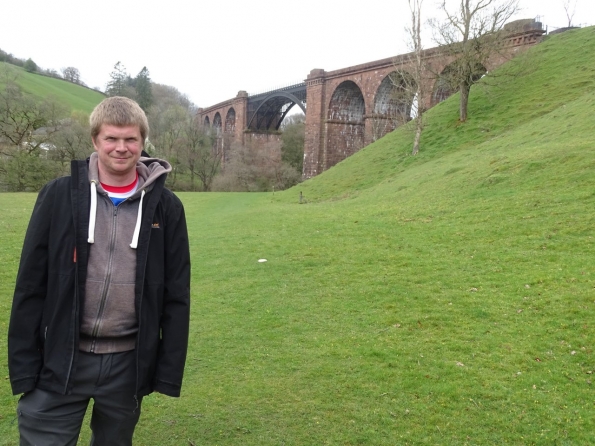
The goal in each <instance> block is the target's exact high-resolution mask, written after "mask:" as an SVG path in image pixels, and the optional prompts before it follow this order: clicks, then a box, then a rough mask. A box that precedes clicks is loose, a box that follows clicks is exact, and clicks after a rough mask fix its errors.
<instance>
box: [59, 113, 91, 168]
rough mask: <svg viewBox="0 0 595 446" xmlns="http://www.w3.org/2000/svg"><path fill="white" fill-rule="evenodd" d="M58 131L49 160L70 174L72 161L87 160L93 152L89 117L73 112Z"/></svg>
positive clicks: (63, 121) (62, 122)
mask: <svg viewBox="0 0 595 446" xmlns="http://www.w3.org/2000/svg"><path fill="white" fill-rule="evenodd" d="M60 124H61V125H60V127H59V128H58V131H57V132H56V133H55V134H54V135H53V136H52V140H51V141H52V144H53V146H54V149H53V150H52V151H51V153H50V156H49V158H50V159H51V160H52V161H55V162H56V163H57V164H59V165H60V166H61V168H62V171H63V173H64V174H67V173H68V169H69V167H70V161H72V160H77V159H85V158H87V157H88V156H89V155H90V154H91V153H92V152H93V143H92V141H91V138H90V136H89V135H90V134H91V128H90V126H89V116H88V115H87V114H85V113H83V112H77V111H75V112H73V113H72V114H71V115H70V117H69V118H66V119H63V120H62V121H61V123H60Z"/></svg>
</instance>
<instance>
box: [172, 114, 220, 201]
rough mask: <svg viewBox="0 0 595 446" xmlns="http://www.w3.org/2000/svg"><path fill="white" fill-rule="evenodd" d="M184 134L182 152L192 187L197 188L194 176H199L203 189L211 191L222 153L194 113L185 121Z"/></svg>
mask: <svg viewBox="0 0 595 446" xmlns="http://www.w3.org/2000/svg"><path fill="white" fill-rule="evenodd" d="M182 134H183V137H182V144H183V146H182V154H183V160H184V164H185V166H186V167H187V168H188V170H189V171H190V184H191V188H192V190H195V187H194V177H195V176H197V177H198V178H199V179H200V181H201V183H202V191H203V192H209V191H210V190H211V185H212V183H213V179H214V178H215V175H217V173H218V172H219V167H220V166H221V156H222V153H221V151H220V150H218V149H217V147H218V146H217V145H216V144H214V141H213V137H212V136H211V134H210V132H209V131H208V130H207V129H205V128H204V127H203V126H202V125H201V123H199V122H198V120H197V119H196V117H195V116H193V115H191V116H189V117H188V119H187V120H186V122H185V123H184V127H183V131H182Z"/></svg>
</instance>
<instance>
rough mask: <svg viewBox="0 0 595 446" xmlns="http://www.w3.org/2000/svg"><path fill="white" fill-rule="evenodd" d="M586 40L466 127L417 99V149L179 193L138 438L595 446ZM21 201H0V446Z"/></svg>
mask: <svg viewBox="0 0 595 446" xmlns="http://www.w3.org/2000/svg"><path fill="white" fill-rule="evenodd" d="M594 52H595V29H594V28H586V29H583V30H578V31H572V32H567V33H564V34H560V35H558V36H556V37H553V38H551V39H548V40H547V41H545V42H544V43H541V44H540V45H538V46H537V47H535V48H534V49H533V50H531V52H530V53H529V54H528V55H527V56H526V57H527V58H528V59H529V62H528V63H527V62H526V61H525V62H523V60H520V59H519V60H518V61H515V63H512V64H509V65H508V66H507V67H504V70H507V72H508V73H514V72H521V73H522V74H521V75H518V76H517V77H515V78H513V77H511V78H510V81H509V82H508V83H507V84H506V85H502V84H501V85H500V86H499V87H498V88H492V89H489V90H487V89H483V88H481V87H480V86H478V87H474V88H473V89H472V95H471V102H470V119H469V121H468V122H467V123H465V124H460V123H458V122H457V118H458V103H457V98H456V97H453V98H451V99H449V100H448V101H446V102H444V103H442V104H440V105H439V106H437V107H435V108H434V109H433V110H431V111H430V112H429V113H428V126H427V130H426V132H425V133H424V136H423V138H422V146H421V152H420V154H419V155H418V156H417V157H411V156H409V155H408V153H409V152H410V149H411V141H412V138H413V135H412V133H410V132H408V130H407V129H400V130H398V131H395V132H393V133H392V134H390V135H387V136H386V137H385V138H383V139H381V140H380V141H378V142H376V143H375V144H373V145H371V146H368V147H367V148H365V149H363V150H361V151H360V152H358V153H357V154H356V155H354V156H352V157H351V158H349V159H347V160H345V161H344V162H342V163H340V164H339V165H337V166H336V167H334V168H333V169H331V170H329V171H328V172H325V173H323V174H322V175H320V176H318V177H316V178H314V179H312V180H310V181H307V182H305V183H303V184H301V185H299V186H297V187H295V188H293V189H290V190H288V191H285V192H281V193H275V194H272V193H266V194H265V193H262V194H241V193H235V194H234V193H229V194H224V193H209V194H193V193H180V194H179V196H180V197H181V199H182V200H183V202H184V204H185V206H186V213H187V217H188V223H189V230H190V240H191V245H192V246H191V250H192V261H193V277H192V284H193V288H192V300H193V306H192V322H191V341H190V350H189V356H188V361H187V369H186V375H185V383H184V388H183V392H182V397H181V398H179V399H171V398H167V397H164V396H161V395H151V396H149V397H147V398H146V399H145V401H144V403H143V415H142V417H141V421H140V423H139V426H138V428H137V432H136V434H135V444H137V445H159V446H161V445H171V446H174V445H175V446H178V445H186V446H188V445H190V446H192V445H254V446H256V445H258V446H263V445H589V444H595V399H594V397H593V395H594V393H593V392H594V389H593V384H592V380H593V378H594V377H593V371H594V370H595V361H594V356H593V340H594V337H595V323H594V320H595V319H594V315H595V293H594V287H595V266H594V263H593V251H594V248H595V246H594V244H595V239H594V238H593V237H594V232H595V229H594V228H595V213H594V212H593V208H594V207H595V175H594V174H593V171H594V169H595V147H594V142H593V141H594V139H595V138H594V135H593V125H592V121H593V112H594V109H595V58H593V57H591V55H592V54H594ZM527 66H530V67H533V68H532V69H531V70H529V71H527V70H526V67H527ZM515 67H516V68H515ZM518 67H521V68H518ZM522 67H525V68H522ZM502 73H503V72H502V71H501V72H500V74H501V75H502ZM519 76H520V77H519ZM300 191H301V192H303V194H304V197H305V198H306V200H307V203H306V204H299V193H300ZM34 200H35V196H34V195H33V194H18V195H16V194H0V224H1V225H2V228H3V230H2V231H1V232H0V262H1V263H2V265H3V267H2V268H1V269H0V307H1V308H2V309H3V310H4V311H2V312H0V314H1V316H0V358H2V359H1V362H0V368H1V370H2V373H3V375H4V376H5V377H6V379H5V385H4V386H2V387H0V445H17V444H18V434H17V426H16V422H15V421H14V418H15V415H14V409H15V406H16V403H17V397H13V396H11V395H10V389H9V383H8V371H7V366H6V339H5V337H6V330H7V323H8V315H9V312H10V300H11V294H12V288H13V285H14V277H15V275H16V268H17V262H18V257H19V251H20V246H21V243H22V238H23V234H24V230H25V227H26V224H27V220H28V218H29V214H30V212H31V209H32V206H33V203H34ZM259 259H267V262H266V263H259V262H258V260H259ZM88 439H89V430H88V428H85V429H84V430H83V432H82V436H81V444H87V443H88Z"/></svg>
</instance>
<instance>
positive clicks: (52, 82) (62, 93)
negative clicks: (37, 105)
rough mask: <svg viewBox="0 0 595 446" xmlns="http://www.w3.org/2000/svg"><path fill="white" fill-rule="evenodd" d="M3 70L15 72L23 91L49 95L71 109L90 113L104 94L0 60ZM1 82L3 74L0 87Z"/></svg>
mask: <svg viewBox="0 0 595 446" xmlns="http://www.w3.org/2000/svg"><path fill="white" fill-rule="evenodd" d="M5 70H10V72H12V73H16V75H17V79H16V81H17V83H18V84H19V85H20V86H21V88H22V89H23V91H24V92H26V93H30V94H32V95H34V96H38V97H41V98H45V97H48V96H51V97H53V98H54V99H55V100H57V101H58V102H59V103H61V104H63V105H65V106H66V107H68V108H69V109H70V110H72V111H75V110H79V111H83V112H85V113H88V114H90V113H91V112H92V111H93V109H94V108H95V106H96V105H97V104H99V103H100V102H101V101H102V100H103V99H104V98H105V95H103V94H102V93H100V92H98V91H95V90H91V89H89V88H85V87H81V86H80V85H76V84H73V83H71V82H67V81H64V80H62V79H55V78H53V77H46V76H41V75H39V74H34V73H28V72H26V71H25V70H24V69H22V68H20V67H17V66H14V65H10V64H7V63H5V62H0V72H2V71H5ZM2 82H3V76H0V87H2V86H3V85H2Z"/></svg>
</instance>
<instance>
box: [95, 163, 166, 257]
mask: <svg viewBox="0 0 595 446" xmlns="http://www.w3.org/2000/svg"><path fill="white" fill-rule="evenodd" d="M88 163H89V183H90V187H91V208H90V214H89V237H88V240H87V242H88V243H95V222H96V218H97V193H98V192H99V193H101V194H104V195H107V192H106V191H105V190H104V189H103V188H102V187H101V183H100V182H99V157H98V156H97V153H95V152H94V153H93V154H91V156H90V157H89V159H88ZM171 170H172V167H171V164H169V163H168V162H167V161H165V160H162V159H159V158H147V157H141V158H140V159H139V160H138V162H137V163H136V172H137V173H138V187H137V190H136V192H135V193H134V194H133V195H132V196H131V197H129V198H128V200H135V199H137V198H139V197H140V203H139V206H138V214H137V219H136V225H135V227H134V235H133V237H132V242H131V243H130V247H131V248H133V249H136V248H137V246H138V236H139V234H140V225H141V217H142V210H143V198H144V196H145V194H146V193H148V192H150V191H151V189H152V188H153V184H154V183H155V181H156V180H157V179H158V178H159V177H161V176H162V175H167V174H168V173H169V172H171Z"/></svg>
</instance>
